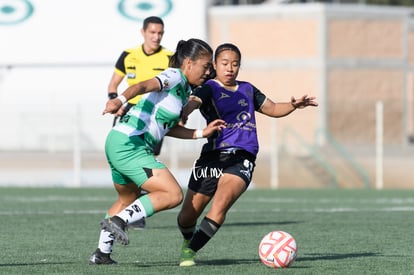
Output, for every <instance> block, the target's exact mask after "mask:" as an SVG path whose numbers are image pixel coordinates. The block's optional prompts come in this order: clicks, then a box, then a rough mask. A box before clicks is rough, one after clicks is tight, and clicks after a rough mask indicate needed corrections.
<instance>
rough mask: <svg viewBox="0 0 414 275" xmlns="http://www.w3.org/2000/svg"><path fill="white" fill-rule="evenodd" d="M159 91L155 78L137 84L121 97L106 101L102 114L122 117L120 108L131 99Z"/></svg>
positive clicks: (159, 86) (159, 87) (159, 85)
mask: <svg viewBox="0 0 414 275" xmlns="http://www.w3.org/2000/svg"><path fill="white" fill-rule="evenodd" d="M160 89H161V84H160V82H159V81H158V79H157V78H155V77H154V78H151V79H149V80H146V81H142V82H139V83H137V84H135V85H132V86H130V87H128V88H127V89H126V90H125V91H124V92H123V93H122V94H121V95H119V96H118V97H116V98H114V99H110V100H108V102H106V107H105V110H104V111H103V113H102V114H106V113H110V114H115V115H117V116H120V115H122V108H121V106H122V105H123V104H124V103H125V102H127V101H128V100H130V99H131V98H133V97H135V96H137V95H142V94H145V93H149V92H155V91H159V90H160Z"/></svg>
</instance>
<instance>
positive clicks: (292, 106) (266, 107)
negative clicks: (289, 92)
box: [260, 95, 318, 117]
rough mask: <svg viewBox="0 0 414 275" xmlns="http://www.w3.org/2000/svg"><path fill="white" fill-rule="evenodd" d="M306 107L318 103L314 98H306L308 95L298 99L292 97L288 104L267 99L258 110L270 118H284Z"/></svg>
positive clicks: (314, 105)
mask: <svg viewBox="0 0 414 275" xmlns="http://www.w3.org/2000/svg"><path fill="white" fill-rule="evenodd" d="M308 106H313V107H316V106H318V103H317V102H316V101H315V97H308V95H304V96H302V97H300V98H294V97H293V96H292V97H291V99H290V102H280V103H279V102H278V103H275V102H273V101H272V100H271V99H269V98H267V99H266V101H265V103H264V104H263V106H262V108H261V109H260V112H261V113H263V114H265V115H268V116H271V117H284V116H287V115H289V114H290V113H291V112H293V111H294V110H296V109H303V108H306V107H308Z"/></svg>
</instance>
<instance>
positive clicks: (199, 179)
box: [188, 150, 256, 196]
mask: <svg viewBox="0 0 414 275" xmlns="http://www.w3.org/2000/svg"><path fill="white" fill-rule="evenodd" d="M255 160H256V157H255V156H254V155H252V154H251V153H249V152H247V151H245V150H236V151H218V150H217V151H211V152H206V153H202V154H201V156H200V158H199V159H198V160H197V161H196V162H195V164H194V167H193V169H192V172H191V177H190V180H189V183H188V188H189V189H190V190H192V191H194V192H197V193H201V194H204V195H207V196H213V195H214V193H215V192H216V190H217V183H218V181H219V179H220V177H221V176H222V175H223V174H225V173H226V174H232V175H236V176H238V177H240V178H242V179H243V180H244V182H245V183H246V187H248V186H249V184H250V182H251V180H252V177H253V171H254V167H255V166H256V164H255Z"/></svg>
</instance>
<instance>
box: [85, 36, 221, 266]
mask: <svg viewBox="0 0 414 275" xmlns="http://www.w3.org/2000/svg"><path fill="white" fill-rule="evenodd" d="M212 54H213V52H212V49H211V47H210V46H209V45H208V44H207V43H206V42H204V41H202V40H199V39H189V40H187V41H184V40H181V41H180V42H178V44H177V49H176V52H175V53H174V55H173V56H172V57H171V59H170V64H169V65H170V66H169V67H170V68H168V69H166V70H165V71H163V72H162V73H160V74H159V75H157V76H156V77H154V78H152V79H149V80H146V81H142V82H140V83H137V84H135V85H132V86H130V87H128V88H127V89H126V90H125V91H124V93H122V94H121V95H119V96H118V97H117V98H115V99H112V100H109V101H108V102H107V104H106V108H105V110H104V112H103V113H104V114H105V113H112V114H116V115H122V108H121V106H122V105H123V104H124V103H125V102H126V101H127V100H129V99H131V98H133V97H135V96H137V95H142V97H141V99H140V100H139V101H138V104H137V105H135V106H134V107H132V108H131V109H130V110H129V111H128V113H126V114H125V115H124V116H123V117H122V119H121V121H120V123H118V124H117V125H116V126H115V127H114V128H112V130H111V131H110V132H109V134H108V136H107V139H106V144H105V153H106V157H107V160H108V163H109V166H110V168H111V172H112V179H113V182H114V186H115V189H116V191H117V192H118V199H117V200H116V201H115V203H114V204H113V205H112V206H111V207H110V208H109V210H108V213H107V216H106V218H105V219H104V220H103V221H102V222H101V226H102V229H101V232H100V237H99V242H98V248H97V249H96V251H95V252H94V253H93V254H92V256H91V258H90V259H89V263H90V264H113V263H116V262H115V261H114V260H112V259H111V257H110V253H111V252H112V247H113V244H114V241H115V240H117V241H119V242H120V243H121V244H124V245H126V244H128V243H129V239H128V235H127V234H126V227H127V225H128V224H129V223H134V222H136V221H138V220H140V219H142V218H147V217H150V216H152V215H153V214H154V213H156V212H159V211H162V210H166V209H170V208H173V207H176V206H177V205H179V204H180V203H181V201H182V199H183V194H182V190H181V188H180V186H179V184H178V182H177V180H176V179H175V178H174V176H173V175H172V174H171V172H170V171H169V170H168V168H167V167H166V166H165V165H164V164H163V163H161V162H159V161H158V160H157V159H156V158H155V157H154V154H153V151H152V148H153V147H154V145H156V144H157V143H158V142H159V141H160V140H162V138H163V137H164V136H165V135H170V136H173V137H178V138H185V139H195V138H202V137H206V136H209V135H211V134H213V133H214V132H216V131H218V130H221V129H222V128H223V127H225V125H224V121H223V120H216V121H213V122H212V123H210V124H209V125H207V127H206V128H205V129H203V130H194V129H188V128H185V127H182V126H181V125H180V124H179V122H180V120H181V110H182V107H183V105H184V104H186V103H187V101H188V98H189V96H190V92H191V86H198V85H201V84H202V83H203V82H204V81H205V80H206V79H207V78H208V77H209V74H210V69H211V66H212ZM139 188H141V189H143V190H145V191H147V192H148V193H147V194H145V195H143V196H141V197H139V198H138V199H137V197H138V196H137V192H139Z"/></svg>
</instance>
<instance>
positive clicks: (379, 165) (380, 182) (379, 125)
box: [375, 101, 384, 190]
mask: <svg viewBox="0 0 414 275" xmlns="http://www.w3.org/2000/svg"><path fill="white" fill-rule="evenodd" d="M375 107H376V112H375V116H376V158H375V159H376V171H375V172H376V179H375V180H376V184H375V185H376V188H377V189H378V190H381V189H382V188H383V187H384V169H383V157H384V156H383V155H384V122H383V121H384V104H383V102H382V101H377V103H376V106H375Z"/></svg>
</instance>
